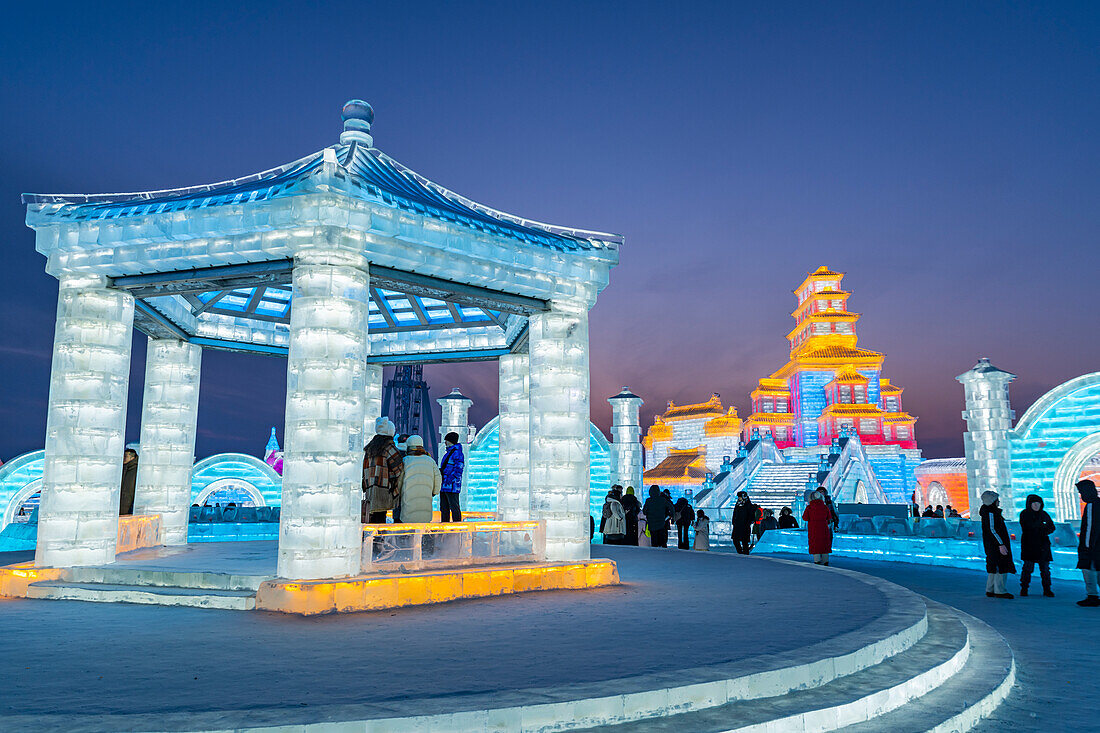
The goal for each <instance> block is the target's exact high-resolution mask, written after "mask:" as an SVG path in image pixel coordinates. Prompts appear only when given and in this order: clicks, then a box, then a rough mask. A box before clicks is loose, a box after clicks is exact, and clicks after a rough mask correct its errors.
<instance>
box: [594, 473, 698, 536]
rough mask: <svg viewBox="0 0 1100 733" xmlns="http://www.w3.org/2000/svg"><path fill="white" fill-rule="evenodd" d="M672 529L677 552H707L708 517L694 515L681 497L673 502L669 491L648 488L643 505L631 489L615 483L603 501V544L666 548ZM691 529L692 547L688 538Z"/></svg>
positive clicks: (695, 513) (652, 487)
mask: <svg viewBox="0 0 1100 733" xmlns="http://www.w3.org/2000/svg"><path fill="white" fill-rule="evenodd" d="M673 526H675V527H676V547H678V548H679V549H681V550H689V549H692V547H694V548H695V549H696V550H709V549H710V518H709V517H707V515H706V513H705V512H704V511H703V510H702V509H700V510H699V511H698V512H696V511H695V510H694V509H693V508H692V506H691V502H689V501H688V500H687V499H685V498H684V497H680V498H679V499H677V500H676V501H675V502H673V501H672V495H671V494H670V493H669V491H668V489H665V490H664V491H662V490H661V488H660V487H659V486H650V487H649V498H647V499H646V500H645V503H644V504H643V503H642V502H641V501H640V500H639V499H638V497H636V496H635V495H634V487H633V486H628V487H626V490H625V491H624V490H623V487H622V486H620V485H619V484H615V485H614V486H612V487H611V490H610V491H608V492H607V496H606V497H605V498H604V503H603V511H602V512H601V515H600V532H601V533H602V534H603V541H604V544H605V545H634V546H635V547H668V535H669V531H670V530H671V529H672V527H673ZM692 529H694V530H695V539H694V544H692V541H691V537H690V535H691V530H692Z"/></svg>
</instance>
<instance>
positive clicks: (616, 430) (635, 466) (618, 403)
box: [607, 387, 644, 495]
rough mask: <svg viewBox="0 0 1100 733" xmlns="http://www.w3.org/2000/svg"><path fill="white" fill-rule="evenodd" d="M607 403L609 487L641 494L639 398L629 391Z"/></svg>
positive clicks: (624, 389)
mask: <svg viewBox="0 0 1100 733" xmlns="http://www.w3.org/2000/svg"><path fill="white" fill-rule="evenodd" d="M607 401H608V402H610V403H611V440H612V442H611V483H612V484H618V485H620V486H622V487H623V488H624V489H625V488H626V487H628V486H633V487H634V489H635V491H636V492H637V493H638V494H639V495H640V494H642V493H643V492H642V490H641V489H642V444H641V442H640V441H641V436H642V426H641V422H640V421H639V419H638V408H640V407H641V406H642V405H643V404H644V403H643V402H642V398H641V397H639V396H638V395H636V394H632V393H631V391H630V388H629V387H623V391H622V392H619V394H617V395H615V396H614V397H609V398H608V400H607Z"/></svg>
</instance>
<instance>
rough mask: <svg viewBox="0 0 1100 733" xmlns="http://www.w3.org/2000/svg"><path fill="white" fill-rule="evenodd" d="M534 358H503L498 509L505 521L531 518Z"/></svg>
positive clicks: (501, 362) (501, 365)
mask: <svg viewBox="0 0 1100 733" xmlns="http://www.w3.org/2000/svg"><path fill="white" fill-rule="evenodd" d="M530 366H531V360H530V358H529V357H528V356H527V354H509V355H507V356H502V357H500V364H499V373H500V376H499V380H500V381H499V409H500V419H499V430H500V451H499V455H500V477H499V479H498V480H497V503H496V510H497V512H498V513H499V514H500V516H501V519H504V520H505V521H519V520H524V519H529V518H530V517H531V404H530V377H531V370H530Z"/></svg>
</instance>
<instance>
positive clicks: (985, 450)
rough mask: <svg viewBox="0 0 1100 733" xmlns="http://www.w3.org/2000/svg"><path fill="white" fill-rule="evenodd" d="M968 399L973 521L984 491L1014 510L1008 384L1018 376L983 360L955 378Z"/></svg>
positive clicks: (968, 473) (967, 448)
mask: <svg viewBox="0 0 1100 733" xmlns="http://www.w3.org/2000/svg"><path fill="white" fill-rule="evenodd" d="M955 379H957V380H958V381H959V382H961V383H962V385H963V390H964V392H965V395H966V410H964V411H963V413H962V417H963V420H966V433H964V434H963V446H964V448H965V451H966V483H967V487H968V490H969V493H970V517H971V518H972V519H974V518H976V517H977V516H978V510H979V509H981V506H982V500H981V495H982V492H983V491H990V490H992V491H996V492H997V493H998V494H1000V497H1001V506H1002V507H1004V508H1005V509H1008V510H1011V509H1012V507H1013V506H1014V504H1013V503H1012V466H1011V452H1010V447H1009V442H1008V432H1009V431H1010V430H1011V429H1012V420H1013V418H1015V417H1016V413H1015V412H1013V411H1012V406H1011V404H1010V403H1009V399H1008V384H1009V382H1011V381H1012V380H1014V379H1016V375H1015V374H1012V373H1011V372H1006V371H1003V370H1001V369H998V368H997V367H995V366H993V365H992V364H990V363H989V359H986V358H982V359H979V360H978V363H977V364H975V365H974V367H973V368H972V369H970V370H969V371H967V372H964V373H963V374H960V375H959V376H957V377H955Z"/></svg>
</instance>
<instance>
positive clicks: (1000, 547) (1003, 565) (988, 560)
mask: <svg viewBox="0 0 1100 733" xmlns="http://www.w3.org/2000/svg"><path fill="white" fill-rule="evenodd" d="M1000 501H1001V500H1000V497H999V496H998V495H997V492H996V491H983V492H982V508H981V511H980V514H981V517H982V545H984V546H985V572H986V573H987V578H986V581H985V594H986V595H987V596H989V597H990V598H1014V596H1013V595H1012V594H1011V593H1009V592H1007V591H1006V590H1005V575H1010V574H1012V573H1015V572H1016V565H1015V564H1014V563H1013V562H1012V546H1011V544H1009V540H1010V539H1011V538H1010V536H1009V534H1008V528H1007V527H1005V520H1004V517H1003V516H1002V515H1001V507H1000Z"/></svg>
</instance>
